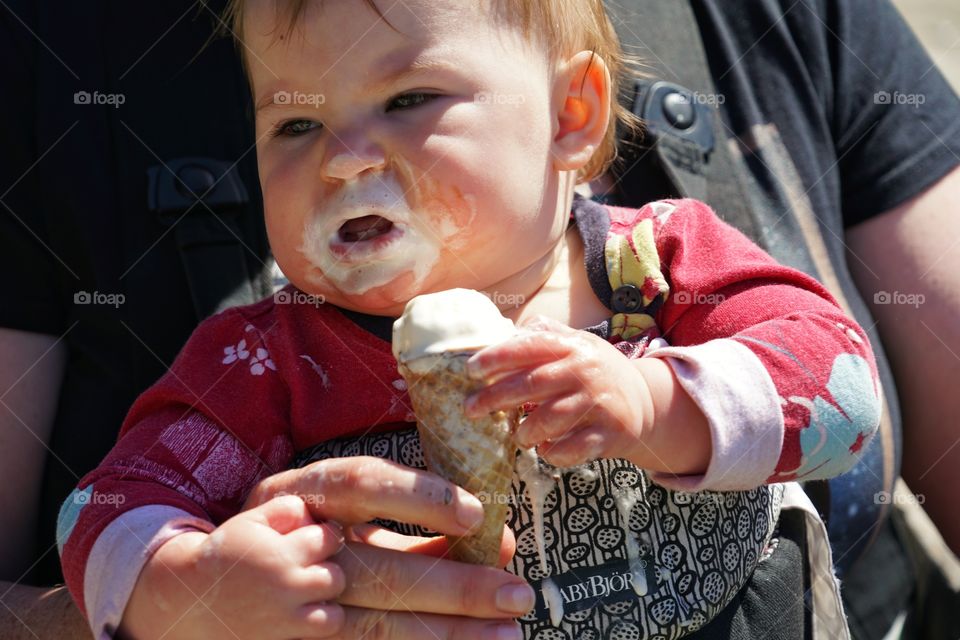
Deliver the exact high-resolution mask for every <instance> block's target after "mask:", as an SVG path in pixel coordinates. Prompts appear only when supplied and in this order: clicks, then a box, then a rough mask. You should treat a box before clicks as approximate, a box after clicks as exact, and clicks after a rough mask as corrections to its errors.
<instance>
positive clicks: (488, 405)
mask: <svg viewBox="0 0 960 640" xmlns="http://www.w3.org/2000/svg"><path fill="white" fill-rule="evenodd" d="M578 386H580V382H579V380H578V379H577V376H576V374H575V373H574V372H572V371H570V365H569V364H568V363H567V362H550V363H548V364H544V365H542V366H539V367H537V368H535V369H533V370H527V371H520V372H517V373H515V374H512V375H509V376H507V377H505V378H503V379H502V380H498V381H497V382H494V383H493V384H491V385H489V386H487V387H484V388H483V389H480V390H478V391H476V392H474V393H473V394H472V395H470V396H469V397H468V398H467V400H466V403H465V405H464V409H465V411H466V412H467V415H469V416H473V417H480V416H482V415H485V414H487V413H490V412H491V411H506V410H509V409H512V408H515V407H519V406H520V405H522V404H524V403H525V402H536V403H540V402H544V401H547V400H552V399H555V398H558V397H560V396H564V395H567V394H569V393H571V392H572V391H574V390H575V389H576V388H577V387H578Z"/></svg>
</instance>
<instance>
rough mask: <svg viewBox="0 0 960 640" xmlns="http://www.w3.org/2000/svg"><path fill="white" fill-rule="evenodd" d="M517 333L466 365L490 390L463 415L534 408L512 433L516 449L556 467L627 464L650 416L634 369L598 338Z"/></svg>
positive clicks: (561, 331)
mask: <svg viewBox="0 0 960 640" xmlns="http://www.w3.org/2000/svg"><path fill="white" fill-rule="evenodd" d="M523 328H524V329H526V331H522V332H520V333H518V334H517V336H516V337H515V338H512V339H510V340H507V341H505V342H502V343H500V344H497V345H494V346H491V347H487V348H486V349H483V350H482V351H480V352H479V353H477V354H476V355H475V356H474V357H473V358H471V359H470V362H469V363H468V365H467V371H468V372H469V374H470V375H471V376H472V377H475V378H478V379H482V380H488V381H489V380H492V381H493V382H492V384H490V385H489V386H487V387H486V388H484V389H482V390H480V391H478V392H476V393H475V394H474V395H473V396H472V397H471V398H469V399H468V400H467V407H466V408H467V412H468V414H471V415H482V414H484V413H486V412H489V411H495V410H498V409H507V408H510V407H516V406H519V405H521V404H523V403H525V402H534V403H537V408H536V409H535V410H534V411H533V412H532V413H531V414H530V415H529V416H528V417H527V418H526V419H525V420H524V421H523V423H522V424H521V425H520V427H519V428H518V429H517V433H516V441H517V444H518V445H520V446H522V447H530V446H534V445H539V446H538V452H539V453H540V455H541V456H543V457H544V458H545V459H546V460H547V461H548V462H551V463H553V464H557V465H559V466H570V465H574V464H578V463H581V462H585V461H587V460H592V459H595V458H600V457H616V458H631V457H632V454H633V452H635V451H636V450H637V449H638V448H641V447H642V446H643V440H644V433H645V431H646V430H647V429H648V428H649V425H650V421H651V419H652V413H653V402H652V399H651V394H650V389H649V388H648V386H647V382H646V380H645V378H644V377H643V375H642V374H641V373H640V371H639V370H638V369H637V367H636V366H635V362H634V361H631V360H629V359H628V358H626V357H624V356H623V354H622V353H620V352H619V351H618V350H617V349H616V348H615V347H613V345H611V344H610V343H608V342H607V341H605V340H603V339H602V338H599V337H597V336H595V335H593V334H591V333H588V332H585V331H576V330H574V329H571V328H570V327H567V326H565V325H563V324H561V323H559V322H556V321H554V320H552V319H549V318H544V317H537V318H536V319H534V320H533V321H532V322H528V323H526V324H525V325H523Z"/></svg>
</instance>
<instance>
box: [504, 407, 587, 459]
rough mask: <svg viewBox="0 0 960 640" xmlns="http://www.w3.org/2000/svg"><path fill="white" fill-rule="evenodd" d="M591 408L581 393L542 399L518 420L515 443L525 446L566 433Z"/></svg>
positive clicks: (570, 430)
mask: <svg viewBox="0 0 960 640" xmlns="http://www.w3.org/2000/svg"><path fill="white" fill-rule="evenodd" d="M592 408H593V406H592V403H590V402H588V401H587V400H586V398H585V397H584V396H583V395H581V394H574V395H570V396H565V397H562V398H559V399H557V400H552V401H549V402H544V403H542V404H539V405H537V408H536V409H534V410H533V412H532V413H531V414H530V415H529V416H527V418H526V419H525V420H524V421H523V422H521V423H520V426H519V427H517V431H516V433H515V434H514V436H513V439H514V441H515V442H516V443H517V446H519V447H521V448H524V449H528V448H530V447H533V446H537V445H540V444H541V443H544V442H547V441H550V440H559V439H561V438H564V437H567V436H569V435H570V434H571V433H572V432H574V431H575V430H576V429H578V428H581V427H582V425H583V424H584V423H585V421H586V420H587V419H588V418H589V415H590V413H591V410H592ZM538 452H539V450H538Z"/></svg>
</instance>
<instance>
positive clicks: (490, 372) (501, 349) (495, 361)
mask: <svg viewBox="0 0 960 640" xmlns="http://www.w3.org/2000/svg"><path fill="white" fill-rule="evenodd" d="M574 339H575V336H572V335H567V334H561V333H557V332H555V331H522V332H520V333H518V334H517V335H516V336H515V337H513V338H510V339H509V340H505V341H503V342H500V343H497V344H495V345H491V346H489V347H487V348H485V349H481V350H480V351H478V352H477V353H475V354H474V355H473V356H472V357H471V358H470V360H468V361H467V374H468V375H469V376H470V377H471V378H474V379H476V380H490V379H492V378H496V377H497V376H500V375H503V374H505V373H510V372H511V371H516V370H517V369H528V368H531V367H534V366H536V365H539V364H543V363H545V362H553V361H555V360H560V359H562V358H564V357H566V356H567V355H569V354H570V353H571V352H572V351H573V350H574V348H575V343H574Z"/></svg>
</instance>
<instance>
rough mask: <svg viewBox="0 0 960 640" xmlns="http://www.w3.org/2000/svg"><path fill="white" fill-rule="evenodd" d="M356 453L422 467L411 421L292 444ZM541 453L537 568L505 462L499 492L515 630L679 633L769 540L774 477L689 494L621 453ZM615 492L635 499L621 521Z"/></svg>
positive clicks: (711, 607) (739, 583)
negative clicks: (563, 460) (636, 578)
mask: <svg viewBox="0 0 960 640" xmlns="http://www.w3.org/2000/svg"><path fill="white" fill-rule="evenodd" d="M358 455H372V456H376V457H379V458H387V459H390V460H393V461H396V462H399V463H401V464H404V465H407V466H410V467H415V468H419V469H423V468H425V467H424V460H423V452H422V451H421V448H420V438H419V436H418V434H417V431H416V429H414V428H411V429H406V430H402V431H395V432H390V433H382V434H376V435H370V436H366V437H362V438H343V439H338V440H331V441H328V442H324V443H321V444H319V445H316V446H315V447H312V448H311V449H309V450H307V451H305V452H303V453H302V454H301V455H300V456H299V457H298V458H297V460H296V462H295V463H294V466H296V467H301V466H304V465H306V464H309V463H311V462H314V461H317V460H324V459H327V458H339V457H347V456H358ZM540 464H541V466H542V468H543V470H544V471H545V472H546V473H548V474H550V475H552V476H554V477H555V478H556V482H555V483H554V487H553V489H552V490H551V491H550V493H549V494H547V496H546V499H545V501H544V539H545V550H546V561H547V566H548V571H549V573H548V574H547V575H544V574H543V571H542V569H541V566H540V557H539V553H538V550H537V543H536V536H535V533H534V524H533V519H534V518H533V509H532V506H531V503H530V498H529V496H528V495H527V491H526V485H525V483H524V482H523V481H522V480H521V479H520V477H519V476H517V475H516V474H515V475H514V480H513V489H512V492H511V495H510V496H509V498H508V504H509V519H508V521H507V524H508V525H509V526H510V528H511V529H512V530H513V531H514V533H515V534H516V537H517V553H516V555H515V556H514V558H513V561H512V562H511V564H510V565H508V567H507V569H508V570H509V571H510V572H511V573H514V574H516V575H520V576H523V577H524V578H525V579H526V580H527V581H528V582H530V584H531V585H532V586H533V587H534V590H535V591H536V592H537V604H536V607H535V609H534V611H533V612H532V613H531V614H528V615H527V616H526V617H524V618H522V619H521V623H522V625H523V629H524V636H525V637H526V638H530V639H536V640H600V639H601V638H602V639H605V640H607V639H609V640H637V639H640V638H649V639H651V640H668V639H670V640H673V639H675V638H681V637H683V636H685V635H687V634H689V633H691V632H693V631H695V630H697V629H699V628H700V627H702V626H703V625H704V624H706V623H707V622H708V621H710V620H712V619H713V618H714V617H715V616H716V615H717V614H718V613H719V612H720V611H721V610H722V609H723V608H724V606H725V605H726V604H727V603H728V602H730V600H731V599H732V598H733V596H734V595H735V594H736V593H737V592H738V591H739V590H740V589H741V588H742V587H743V586H744V584H745V583H746V581H747V579H748V578H749V577H750V575H751V573H752V572H753V570H754V569H755V568H756V566H757V564H758V563H759V562H761V561H763V559H764V558H765V554H767V553H769V552H770V550H771V549H772V544H771V540H772V537H773V534H774V528H775V526H776V522H777V518H778V517H779V513H780V501H781V497H782V494H783V487H782V485H767V486H762V487H759V488H757V489H754V490H751V491H743V492H700V493H695V494H694V493H684V492H675V491H669V490H667V489H665V488H663V487H661V486H659V485H657V484H655V483H653V482H651V481H650V480H649V479H648V478H647V476H646V474H645V473H644V472H643V471H642V470H640V469H638V468H637V467H636V466H634V465H633V464H631V463H630V462H627V461H626V460H617V459H601V460H596V461H594V462H592V463H589V464H586V465H582V466H579V467H574V468H572V469H556V468H554V467H551V466H550V465H549V464H547V463H545V462H543V461H542V460H541V461H540ZM481 498H482V499H484V498H487V497H486V496H481ZM618 498H619V499H620V500H621V501H622V500H623V499H624V498H627V499H628V500H629V501H631V502H632V501H633V500H634V499H635V502H634V503H633V506H632V508H631V509H630V510H629V515H628V516H627V518H626V522H625V521H624V518H623V517H622V515H621V509H620V508H618V506H617V500H618ZM377 524H380V525H382V526H385V527H387V528H389V529H391V530H393V531H396V532H398V533H403V534H407V535H436V532H432V531H429V530H426V529H423V528H421V527H418V526H412V525H407V524H401V523H397V522H393V521H378V522H377ZM627 535H629V536H630V537H631V538H632V539H633V541H634V542H635V543H636V545H637V548H638V549H639V553H640V563H639V566H641V567H642V570H643V572H644V575H645V581H646V583H647V592H646V595H643V596H638V595H637V594H636V593H635V592H634V590H633V589H632V588H631V586H632V583H633V579H632V576H631V571H630V565H629V560H628V558H629V555H628V540H627ZM547 577H550V578H552V579H553V581H554V583H555V584H556V585H557V587H559V589H560V592H561V595H562V597H563V600H564V616H563V619H562V621H561V622H560V624H559V626H553V625H552V624H551V622H550V612H549V610H548V609H547V606H546V601H545V599H544V595H543V593H542V591H541V581H542V580H543V579H544V578H547Z"/></svg>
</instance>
